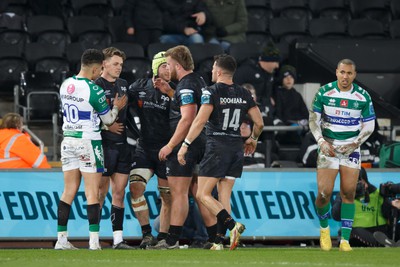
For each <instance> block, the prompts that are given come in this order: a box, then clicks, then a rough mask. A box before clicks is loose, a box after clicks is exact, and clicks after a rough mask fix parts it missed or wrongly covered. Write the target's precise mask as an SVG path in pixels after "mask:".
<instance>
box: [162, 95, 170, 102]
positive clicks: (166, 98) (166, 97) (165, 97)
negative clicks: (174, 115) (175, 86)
mask: <svg viewBox="0 0 400 267" xmlns="http://www.w3.org/2000/svg"><path fill="white" fill-rule="evenodd" d="M161 100H162V101H165V102H169V97H168V96H165V95H162V96H161Z"/></svg>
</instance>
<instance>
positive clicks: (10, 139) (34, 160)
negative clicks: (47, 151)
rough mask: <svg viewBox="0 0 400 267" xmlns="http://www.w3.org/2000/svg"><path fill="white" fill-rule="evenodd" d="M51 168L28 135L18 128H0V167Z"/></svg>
mask: <svg viewBox="0 0 400 267" xmlns="http://www.w3.org/2000/svg"><path fill="white" fill-rule="evenodd" d="M13 168H41V169H45V168H51V166H50V165H49V163H48V162H47V158H46V155H44V154H43V153H42V152H41V151H40V149H39V147H37V146H36V145H35V144H34V143H32V141H31V139H30V137H29V135H26V134H24V133H22V132H21V131H20V130H18V129H0V169H13Z"/></svg>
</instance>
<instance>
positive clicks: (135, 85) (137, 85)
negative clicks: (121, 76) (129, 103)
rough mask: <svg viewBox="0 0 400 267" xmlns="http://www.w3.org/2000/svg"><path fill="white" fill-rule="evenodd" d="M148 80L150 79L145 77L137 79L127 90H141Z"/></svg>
mask: <svg viewBox="0 0 400 267" xmlns="http://www.w3.org/2000/svg"><path fill="white" fill-rule="evenodd" d="M149 80H150V79H146V78H141V79H137V80H136V81H135V82H133V83H132V84H131V85H130V86H129V90H131V91H138V90H142V89H143V88H145V87H146V86H147V84H148V83H149Z"/></svg>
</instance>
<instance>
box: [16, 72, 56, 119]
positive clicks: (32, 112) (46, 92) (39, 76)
mask: <svg viewBox="0 0 400 267" xmlns="http://www.w3.org/2000/svg"><path fill="white" fill-rule="evenodd" d="M20 84H21V88H20V91H19V92H20V94H19V96H18V109H19V111H20V113H22V114H23V117H24V120H25V121H26V122H27V123H28V124H29V123H30V122H44V121H48V122H49V121H51V120H52V115H53V113H58V112H59V110H60V96H59V92H58V90H59V89H58V86H57V85H56V83H55V81H54V80H53V78H52V76H51V74H50V73H48V72H36V71H28V72H22V73H21V82H20Z"/></svg>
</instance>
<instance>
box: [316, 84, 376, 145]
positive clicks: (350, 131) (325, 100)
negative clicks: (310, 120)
mask: <svg viewBox="0 0 400 267" xmlns="http://www.w3.org/2000/svg"><path fill="white" fill-rule="evenodd" d="M312 109H313V111H314V112H316V113H319V114H321V130H322V135H323V136H324V138H326V139H331V140H332V141H333V145H344V144H349V143H352V142H353V141H354V140H355V139H356V137H357V136H358V134H359V133H360V129H361V126H362V123H364V122H367V121H371V120H375V111H374V107H373V105H372V101H371V97H370V95H369V94H368V92H367V91H365V90H364V89H363V88H361V87H360V86H358V85H357V84H355V83H353V86H352V88H351V90H349V91H346V92H342V91H340V90H339V87H338V85H337V81H335V82H332V83H328V84H326V85H324V86H322V87H321V88H320V89H319V90H318V92H317V93H316V95H315V98H314V101H313V104H312Z"/></svg>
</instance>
